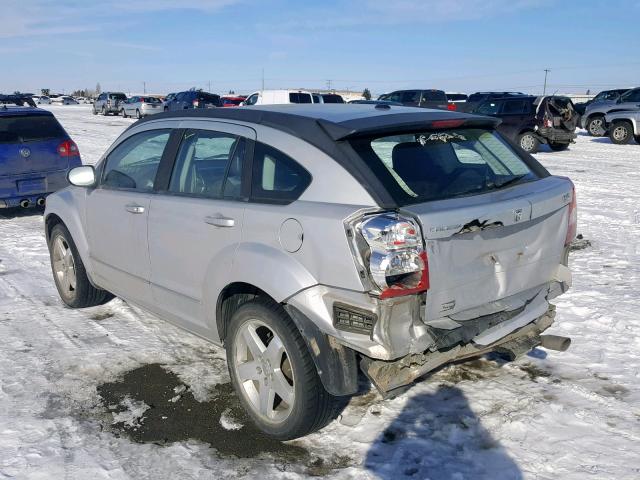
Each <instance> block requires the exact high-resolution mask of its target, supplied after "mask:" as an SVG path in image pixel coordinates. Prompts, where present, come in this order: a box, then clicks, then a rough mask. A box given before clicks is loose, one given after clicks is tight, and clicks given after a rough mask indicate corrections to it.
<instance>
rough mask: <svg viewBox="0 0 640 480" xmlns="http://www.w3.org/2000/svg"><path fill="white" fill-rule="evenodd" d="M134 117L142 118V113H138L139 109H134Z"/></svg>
mask: <svg viewBox="0 0 640 480" xmlns="http://www.w3.org/2000/svg"><path fill="white" fill-rule="evenodd" d="M136 118H137V119H138V120H140V119H141V118H142V114H141V113H140V110H138V109H136Z"/></svg>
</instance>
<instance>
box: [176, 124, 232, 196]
mask: <svg viewBox="0 0 640 480" xmlns="http://www.w3.org/2000/svg"><path fill="white" fill-rule="evenodd" d="M243 158H244V141H240V139H239V138H238V137H236V136H234V135H230V134H227V133H220V132H213V131H208V130H187V131H186V132H185V134H184V137H183V138H182V142H181V144H180V149H179V150H178V155H177V157H176V163H175V166H174V167H173V173H172V174H171V181H170V182H169V191H170V192H174V193H184V194H189V195H195V196H198V197H204V198H222V197H225V198H237V197H239V196H240V194H241V189H240V186H241V180H242V161H243Z"/></svg>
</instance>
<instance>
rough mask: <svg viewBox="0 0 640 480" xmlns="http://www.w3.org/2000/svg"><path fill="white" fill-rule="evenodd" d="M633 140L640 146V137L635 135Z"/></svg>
mask: <svg viewBox="0 0 640 480" xmlns="http://www.w3.org/2000/svg"><path fill="white" fill-rule="evenodd" d="M635 139H636V143H637V144H638V145H640V135H636V136H635Z"/></svg>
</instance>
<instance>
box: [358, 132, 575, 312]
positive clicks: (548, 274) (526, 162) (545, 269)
mask: <svg viewBox="0 0 640 480" xmlns="http://www.w3.org/2000/svg"><path fill="white" fill-rule="evenodd" d="M434 123H436V122H434ZM352 145H353V147H354V148H355V150H356V151H357V152H358V153H359V154H360V155H361V156H362V157H363V159H364V160H365V161H366V162H367V164H368V165H369V166H370V167H371V168H372V170H373V171H374V172H375V174H376V176H377V177H378V178H379V179H380V180H381V181H382V183H383V184H384V186H385V187H386V189H387V191H388V192H389V193H390V195H391V196H392V197H393V199H394V200H395V202H396V204H398V205H399V206H400V212H401V213H402V212H407V213H409V214H411V215H412V216H414V217H416V218H417V219H418V220H419V223H420V225H421V228H422V234H423V237H424V243H425V248H426V253H427V262H428V272H429V275H428V277H429V289H428V293H427V300H426V302H427V304H426V318H427V319H428V320H433V319H438V318H441V317H444V316H451V315H455V314H457V313H459V314H460V315H461V319H463V318H462V317H464V314H463V313H462V312H465V311H469V310H471V309H476V310H475V315H476V316H480V315H482V314H489V313H494V312H496V311H500V302H499V301H500V300H502V299H505V298H507V297H510V296H512V295H516V294H519V293H523V292H526V291H532V293H531V298H533V297H534V296H535V295H536V294H537V293H538V292H539V290H540V289H538V290H536V289H535V287H540V288H542V287H543V286H544V285H545V284H547V283H548V282H550V281H551V280H553V279H554V278H555V277H556V274H557V270H558V267H559V265H560V264H561V262H562V259H563V255H564V248H565V238H566V235H567V230H568V222H569V207H568V205H569V204H570V203H571V200H572V190H573V184H572V183H571V182H570V181H569V180H568V179H566V178H562V177H552V176H549V174H548V172H546V170H545V169H544V168H543V167H542V166H541V165H540V164H538V163H537V162H536V161H535V159H533V158H532V157H530V156H528V155H525V154H522V153H521V152H516V151H515V150H514V149H513V148H512V147H511V146H510V145H509V144H508V143H506V142H505V141H504V140H503V139H502V138H501V137H500V136H499V134H497V133H496V132H495V131H493V130H492V129H487V128H462V127H461V128H453V129H444V130H435V131H434V130H430V131H422V132H421V131H417V132H412V133H409V134H400V135H398V134H396V135H388V136H378V137H375V136H373V137H367V138H363V139H357V140H355V141H353V142H352ZM526 300H530V299H526ZM489 305H491V308H489V307H488V306H489ZM481 306H485V307H487V308H485V309H484V311H483V309H477V307H481ZM507 308H508V305H505V306H503V307H502V309H503V310H504V309H507ZM468 318H473V317H468Z"/></svg>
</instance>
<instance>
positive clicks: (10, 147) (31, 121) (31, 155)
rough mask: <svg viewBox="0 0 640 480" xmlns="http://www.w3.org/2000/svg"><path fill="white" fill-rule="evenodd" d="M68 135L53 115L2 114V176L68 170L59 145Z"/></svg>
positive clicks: (0, 137)
mask: <svg viewBox="0 0 640 480" xmlns="http://www.w3.org/2000/svg"><path fill="white" fill-rule="evenodd" d="M68 138H69V137H68V135H67V133H66V132H65V131H64V129H63V128H62V126H61V125H60V124H59V123H58V121H57V120H56V119H55V117H54V116H53V115H50V114H44V113H40V112H37V113H30V114H21V115H7V116H4V115H0V176H9V175H21V174H26V173H32V172H49V171H55V170H65V169H67V168H68V167H69V157H63V156H61V155H60V154H59V152H58V147H60V144H61V143H63V142H64V141H66V140H68Z"/></svg>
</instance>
